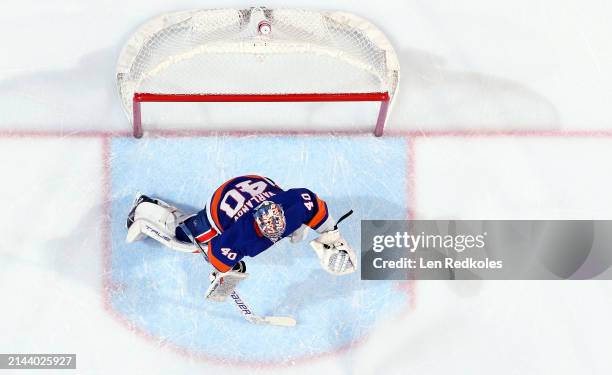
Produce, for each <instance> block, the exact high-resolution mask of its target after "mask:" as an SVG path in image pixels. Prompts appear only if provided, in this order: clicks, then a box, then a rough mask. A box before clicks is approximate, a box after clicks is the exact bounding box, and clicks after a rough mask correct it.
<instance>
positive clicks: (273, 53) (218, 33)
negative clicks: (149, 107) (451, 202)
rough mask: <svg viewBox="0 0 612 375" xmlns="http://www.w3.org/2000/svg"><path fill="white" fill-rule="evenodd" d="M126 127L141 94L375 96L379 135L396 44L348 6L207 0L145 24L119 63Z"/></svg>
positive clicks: (138, 125)
mask: <svg viewBox="0 0 612 375" xmlns="http://www.w3.org/2000/svg"><path fill="white" fill-rule="evenodd" d="M117 84H118V88H119V95H120V97H121V102H122V105H123V108H124V110H125V112H126V114H127V116H128V118H129V119H130V120H131V121H132V125H133V134H134V136H135V137H137V138H140V137H141V136H142V135H143V124H142V114H141V112H142V111H141V103H142V102H380V108H379V111H378V118H377V120H376V126H375V129H374V134H375V135H376V136H381V135H382V134H383V129H384V125H385V122H386V120H387V117H388V114H389V109H390V107H391V103H392V101H393V98H394V96H395V93H396V92H397V89H398V84H399V62H398V60H397V57H396V54H395V51H394V50H393V47H392V46H391V44H390V43H389V41H388V40H387V38H386V37H385V36H384V34H383V33H382V32H381V31H379V30H378V29H377V28H376V27H375V26H374V25H372V24H371V23H369V22H368V21H366V20H364V19H362V18H360V17H357V16H355V15H352V14H349V13H345V12H335V11H313V10H303V9H268V8H247V9H205V10H191V11H183V12H177V13H170V14H164V15H161V16H159V17H156V18H154V19H152V20H149V21H148V22H146V23H145V24H144V25H142V26H141V27H140V28H139V29H138V30H137V31H136V32H135V33H134V34H133V35H132V36H131V37H130V39H129V41H128V42H127V44H126V45H125V47H124V48H123V51H122V52H121V55H120V58H119V62H118V64H117Z"/></svg>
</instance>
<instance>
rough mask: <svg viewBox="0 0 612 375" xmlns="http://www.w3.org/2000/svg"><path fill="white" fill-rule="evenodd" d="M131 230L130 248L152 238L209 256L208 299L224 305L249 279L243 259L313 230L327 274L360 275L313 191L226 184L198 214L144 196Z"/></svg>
mask: <svg viewBox="0 0 612 375" xmlns="http://www.w3.org/2000/svg"><path fill="white" fill-rule="evenodd" d="M345 217H346V215H345ZM342 219H343V218H342ZM342 219H341V220H342ZM127 228H128V234H127V242H130V243H131V242H134V241H137V240H139V239H142V238H144V236H148V237H151V238H153V239H155V240H157V241H159V242H161V243H162V244H164V245H165V246H167V247H169V248H171V249H174V250H177V251H183V252H190V253H191V252H202V253H203V254H205V257H206V259H207V260H208V262H209V263H210V264H211V265H212V266H213V267H214V268H215V269H214V270H213V271H212V272H211V274H210V280H211V284H210V286H209V287H208V290H207V292H206V298H208V299H211V300H214V301H224V300H225V299H226V298H227V297H228V296H229V295H230V294H231V293H232V292H233V290H234V288H236V286H237V285H238V283H239V282H240V281H241V280H243V279H245V278H246V277H247V276H248V274H247V273H246V265H245V263H244V261H243V260H242V258H244V257H245V256H249V257H254V256H257V255H258V254H260V253H262V252H263V251H266V250H267V249H269V248H270V247H272V246H273V245H274V244H275V243H276V242H278V241H280V240H282V239H283V238H285V237H289V238H290V240H291V242H292V243H296V242H299V241H301V240H303V239H304V238H305V237H306V232H307V231H308V228H311V229H313V230H315V231H317V232H318V233H319V234H320V236H319V237H318V238H316V239H315V240H313V241H311V242H310V245H311V246H312V247H313V248H314V250H315V252H316V254H317V256H318V257H319V260H320V263H321V266H322V267H323V268H324V269H325V270H326V271H327V272H329V273H331V274H334V275H345V274H349V273H352V272H354V271H355V269H356V261H355V253H354V251H353V250H352V249H351V247H350V246H349V245H348V243H347V242H346V241H345V240H344V239H343V238H342V236H341V235H340V233H339V231H338V228H337V224H336V223H334V221H333V219H332V217H331V216H330V215H329V212H328V209H327V204H326V203H325V202H324V201H323V200H321V199H320V198H319V197H318V196H317V195H316V194H314V193H313V192H311V191H310V190H308V189H304V188H297V189H289V190H283V189H281V188H280V187H279V186H278V185H277V184H276V183H274V181H272V180H271V179H269V178H267V177H261V176H255V175H249V176H240V177H236V178H233V179H231V180H229V181H227V182H225V183H224V184H223V185H221V186H220V187H219V188H218V189H217V190H216V191H215V192H214V193H213V196H212V198H211V199H210V201H209V203H208V205H207V206H206V207H205V208H204V209H203V210H201V211H200V212H198V213H196V214H185V213H183V212H181V211H180V210H179V209H177V208H176V207H173V206H171V205H169V204H167V203H165V202H163V201H161V200H159V199H155V198H150V197H147V196H146V195H139V196H137V197H136V200H135V201H134V204H133V206H132V209H131V211H130V213H129V215H128V220H127Z"/></svg>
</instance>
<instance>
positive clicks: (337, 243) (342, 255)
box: [310, 229, 357, 276]
mask: <svg viewBox="0 0 612 375" xmlns="http://www.w3.org/2000/svg"><path fill="white" fill-rule="evenodd" d="M310 246H312V248H313V249H314V251H315V253H317V256H318V257H319V263H320V264H321V267H323V269H324V270H325V271H327V272H329V273H331V274H332V275H336V276H342V275H347V274H349V273H353V272H355V271H356V270H357V262H356V256H355V252H354V251H353V249H351V247H350V246H349V244H348V243H347V242H346V240H345V239H344V238H342V236H341V235H340V232H339V231H338V229H334V230H330V231H327V232H324V233H323V234H321V236H319V237H318V238H316V239H314V240H313V241H310Z"/></svg>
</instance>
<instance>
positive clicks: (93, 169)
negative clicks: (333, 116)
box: [0, 0, 612, 374]
mask: <svg viewBox="0 0 612 375" xmlns="http://www.w3.org/2000/svg"><path fill="white" fill-rule="evenodd" d="M245 4H247V3H245V2H239V1H230V2H223V4H222V5H223V6H232V5H233V6H244V5H245ZM279 4H280V5H285V6H288V5H290V6H299V5H304V6H308V7H313V8H317V7H320V8H331V9H343V10H347V11H351V12H354V13H357V14H360V15H363V16H366V17H367V18H369V19H371V20H372V21H373V22H374V23H376V24H377V25H378V26H379V27H380V28H381V29H383V30H384V31H385V33H386V34H387V35H388V36H389V38H390V39H391V41H392V42H393V44H394V45H395V46H396V48H397V51H398V55H399V58H400V61H401V64H402V74H403V78H402V83H401V86H400V95H399V97H398V102H397V103H396V104H397V105H396V107H395V109H394V112H393V114H392V117H391V124H390V129H394V130H405V129H410V130H457V129H488V130H500V129H506V130H507V129H528V130H572V131H590V130H595V129H604V130H610V128H611V125H612V111H611V110H610V109H609V97H610V94H611V91H610V90H611V89H610V87H612V67H611V65H612V44H610V43H609V35H610V34H612V33H611V31H612V28H611V27H610V23H609V20H610V18H611V16H612V6H611V5H610V3H609V2H606V1H596V0H593V1H588V2H584V1H577V0H568V1H561V2H559V1H551V0H545V1H544V0H536V1H527V0H518V1H513V2H506V3H503V4H502V3H500V2H485V1H482V0H469V1H462V2H450V1H429V2H426V3H425V2H416V1H387V2H377V3H376V4H374V3H372V2H365V1H363V2H356V1H321V0H315V1H308V2H304V1H302V2H291V4H288V3H287V2H282V1H269V2H268V3H267V4H266V5H267V6H271V7H272V6H277V5H279ZM219 5H221V4H220V3H214V4H213V3H212V2H202V1H198V2H196V1H178V2H176V1H174V2H166V1H146V2H145V1H132V2H122V1H99V2H93V1H92V2H83V1H68V0H54V1H46V2H40V1H32V0H27V1H16V0H8V1H4V2H3V4H2V12H0V31H1V32H0V44H1V45H2V51H3V52H2V59H0V131H4V130H8V131H15V130H35V131H41V130H44V131H50V132H56V131H59V130H68V131H78V130H104V131H105V130H127V129H128V122H127V121H126V119H125V118H124V115H123V113H122V112H121V108H120V105H119V101H118V99H117V95H116V92H115V82H114V80H113V76H114V69H115V65H114V64H115V61H116V58H117V55H118V53H119V49H120V47H121V45H122V43H123V42H124V41H125V40H126V38H127V36H128V35H129V33H130V32H131V31H132V30H134V28H135V27H136V26H137V25H138V24H139V23H141V22H142V21H144V20H145V19H147V18H149V17H152V16H154V15H157V14H159V13H161V12H165V11H172V10H177V9H189V8H193V7H206V6H219ZM252 5H255V4H252ZM103 142H104V141H103V140H102V139H100V138H97V137H85V138H75V137H69V138H63V137H53V136H51V137H43V138H30V137H26V138H22V137H19V136H10V137H5V136H3V137H2V138H1V139H0V174H1V175H2V183H1V184H0V196H1V197H2V202H3V206H4V207H5V208H6V207H8V210H5V211H4V213H3V215H2V219H1V220H0V228H1V230H0V233H1V234H2V244H1V245H0V295H1V296H2V303H1V304H0V332H1V335H0V352H3V353H11V352H12V353H16V352H47V351H48V352H75V353H78V358H79V365H78V366H79V369H80V370H79V373H83V374H96V373H97V374H109V373H132V374H138V373H147V374H155V373H160V374H162V373H163V374H166V373H176V374H190V373H223V374H232V373H244V372H245V369H244V368H242V367H232V366H228V365H216V364H214V363H211V362H210V361H202V360H200V359H198V358H193V357H189V356H188V355H183V354H180V353H178V352H176V351H173V350H170V349H169V348H168V347H167V346H165V345H164V344H163V343H161V342H158V341H156V340H155V338H153V339H152V340H151V339H147V338H143V337H142V336H140V335H138V334H137V333H135V332H134V331H133V330H130V329H128V328H127V327H126V325H125V324H123V323H122V322H121V321H120V319H118V318H117V317H115V316H113V315H112V314H111V313H110V312H109V311H108V309H105V306H104V303H103V299H102V296H103V292H102V289H103V285H102V280H103V277H104V275H103V274H102V272H103V269H104V264H103V258H102V254H103V251H104V250H103V246H104V241H105V239H104V238H102V236H103V235H104V231H103V230H102V228H103V223H104V220H106V217H105V216H104V215H105V212H104V204H105V202H104V201H103V200H104V196H105V195H104V189H105V185H104V181H103V179H102V178H101V176H103V175H104V168H105V167H106V166H105V165H104V162H103V159H104V152H103V151H104V147H105V146H104V143H103ZM611 143H612V139H611V138H609V137H603V138H597V137H596V136H591V137H576V138H562V139H561V138H552V139H551V138H548V137H532V138H524V137H516V138H497V137H475V138H463V137H456V138H423V137H420V138H418V139H415V140H414V141H413V142H412V145H413V146H414V161H415V165H414V171H415V180H414V186H412V188H413V189H411V190H410V191H409V192H408V194H410V193H411V192H412V193H414V195H413V197H412V198H411V199H413V200H412V201H410V200H409V201H410V202H412V203H413V204H414V207H412V208H413V209H414V213H415V215H416V217H423V218H439V217H444V218H448V217H449V216H450V217H456V218H483V217H487V218H525V217H527V218H600V219H604V218H605V219H610V216H612V215H610V206H611V205H610V203H611V202H610V187H611V186H610V185H612V182H611V181H610V177H609V176H610V167H609V165H608V164H609V162H608V161H609V160H611V158H612V147H611V146H612V144H611ZM160 157H164V156H163V155H161V156H160ZM220 157H222V156H221V155H220ZM338 167H342V165H339V166H338ZM143 168H146V169H148V170H154V168H155V166H154V165H145V166H143ZM202 173H203V174H204V175H205V174H206V172H205V171H203V172H202ZM373 179H375V176H373ZM611 292H612V287H611V285H610V283H608V282H480V283H479V282H463V283H461V282H452V283H450V282H421V283H418V284H417V285H416V300H415V302H414V303H415V305H414V309H413V311H412V312H411V313H409V314H407V315H405V316H403V317H402V318H398V319H388V320H386V321H383V322H381V323H380V324H379V325H378V326H377V327H376V330H374V332H373V333H372V334H371V336H370V337H369V339H368V340H366V341H365V342H363V343H362V344H361V345H359V346H357V347H356V348H354V349H352V350H350V351H347V352H343V353H341V354H339V355H336V356H327V357H324V358H321V359H317V360H314V361H309V362H304V363H299V364H295V365H293V366H289V367H288V368H287V367H281V368H278V367H272V368H269V367H266V368H261V369H248V371H249V372H253V373H283V372H286V371H287V370H288V369H290V370H292V371H293V372H295V373H310V374H312V373H317V372H319V373H363V374H375V373H376V374H378V373H382V372H384V373H389V374H406V373H419V374H420V373H427V374H448V373H449V372H455V373H462V374H491V373H494V374H542V373H558V374H574V373H589V374H608V373H609V372H610V368H612V360H611V359H610V356H609V342H610V337H611V335H612V324H611V323H610V318H609V317H610V315H611V313H612V311H611V310H612V303H610V295H611ZM21 373H24V374H26V373H28V372H27V371H24V372H21ZM33 373H40V372H33Z"/></svg>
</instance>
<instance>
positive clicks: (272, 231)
mask: <svg viewBox="0 0 612 375" xmlns="http://www.w3.org/2000/svg"><path fill="white" fill-rule="evenodd" d="M253 216H254V217H255V223H256V224H257V227H258V228H259V230H260V231H261V234H263V235H264V236H266V237H267V238H269V239H270V240H272V241H273V242H276V241H278V240H279V239H280V238H281V237H282V235H283V233H284V232H285V226H286V224H287V222H286V220H285V212H284V211H283V207H282V206H281V205H280V204H277V203H274V202H270V201H265V202H263V203H262V204H260V205H259V206H257V207H256V208H255V213H254V214H253Z"/></svg>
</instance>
